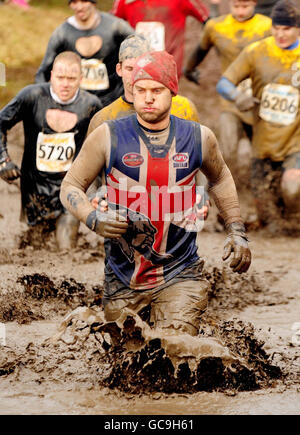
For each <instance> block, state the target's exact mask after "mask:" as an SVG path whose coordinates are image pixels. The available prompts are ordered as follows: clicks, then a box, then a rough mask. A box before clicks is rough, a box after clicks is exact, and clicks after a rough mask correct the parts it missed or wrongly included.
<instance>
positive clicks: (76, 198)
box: [67, 191, 84, 210]
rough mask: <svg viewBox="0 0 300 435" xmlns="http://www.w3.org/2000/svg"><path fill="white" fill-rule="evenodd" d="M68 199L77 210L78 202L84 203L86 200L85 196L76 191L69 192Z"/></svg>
mask: <svg viewBox="0 0 300 435" xmlns="http://www.w3.org/2000/svg"><path fill="white" fill-rule="evenodd" d="M67 200H68V202H69V203H70V205H71V206H72V207H73V208H74V209H75V210H77V207H78V204H82V203H83V202H84V201H83V198H82V197H81V196H80V194H79V193H78V192H76V191H72V192H70V193H68V195H67Z"/></svg>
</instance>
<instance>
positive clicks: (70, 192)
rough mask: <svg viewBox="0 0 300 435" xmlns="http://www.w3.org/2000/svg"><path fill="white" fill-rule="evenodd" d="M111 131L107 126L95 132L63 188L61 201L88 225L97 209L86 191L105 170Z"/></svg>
mask: <svg viewBox="0 0 300 435" xmlns="http://www.w3.org/2000/svg"><path fill="white" fill-rule="evenodd" d="M109 141H110V135H109V130H108V127H107V125H106V124H104V125H101V126H100V127H99V128H97V129H96V130H95V131H93V132H92V133H91V134H90V135H89V136H88V137H87V138H86V140H85V141H84V143H83V146H82V148H81V150H80V152H79V154H78V156H77V158H76V159H75V160H74V162H73V164H72V166H71V168H70V169H69V171H68V172H67V174H66V176H65V178H64V180H63V182H62V186H61V193H60V200H61V202H62V204H63V205H64V207H66V208H67V209H68V210H69V211H70V213H72V214H73V215H74V216H75V217H77V218H78V219H79V220H80V221H81V222H83V223H84V224H86V222H87V218H88V216H89V215H90V213H91V212H93V211H94V210H95V209H94V207H93V206H92V205H91V203H90V200H89V198H88V196H87V195H86V191H87V189H88V187H89V186H90V185H91V183H92V182H93V181H94V180H95V178H96V177H97V175H98V174H99V173H100V172H101V171H102V169H103V168H104V166H105V164H106V161H107V159H108V158H109V156H108V155H107V149H108V148H109V147H108V144H109Z"/></svg>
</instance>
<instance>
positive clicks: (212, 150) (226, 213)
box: [201, 126, 243, 227]
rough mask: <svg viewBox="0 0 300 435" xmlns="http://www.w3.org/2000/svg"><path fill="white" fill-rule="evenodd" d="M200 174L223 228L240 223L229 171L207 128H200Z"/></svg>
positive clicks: (237, 203)
mask: <svg viewBox="0 0 300 435" xmlns="http://www.w3.org/2000/svg"><path fill="white" fill-rule="evenodd" d="M201 134H202V153H203V161H202V168H201V170H202V172H203V173H204V175H205V176H206V177H207V180H208V192H209V194H210V195H211V197H212V198H213V199H214V201H215V203H216V206H217V207H218V209H219V211H220V214H221V216H222V217H223V219H224V222H225V226H226V227H228V225H230V224H231V223H233V222H240V223H242V222H243V221H242V218H241V213H240V206H239V200H238V195H237V191H236V187H235V183H234V181H233V178H232V175H231V172H230V170H229V169H228V167H227V165H226V163H225V162H224V159H223V157H222V154H221V151H220V148H219V145H218V141H217V139H216V137H215V135H214V134H213V132H212V131H211V130H210V129H209V128H207V127H203V126H202V127H201Z"/></svg>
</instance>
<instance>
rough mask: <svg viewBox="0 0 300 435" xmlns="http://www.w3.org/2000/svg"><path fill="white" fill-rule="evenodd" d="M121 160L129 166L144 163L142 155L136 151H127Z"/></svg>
mask: <svg viewBox="0 0 300 435" xmlns="http://www.w3.org/2000/svg"><path fill="white" fill-rule="evenodd" d="M122 162H123V164H124V165H125V166H128V167H129V168H137V167H139V166H141V165H142V164H143V163H144V157H143V156H142V155H141V154H138V153H127V154H124V156H123V157H122Z"/></svg>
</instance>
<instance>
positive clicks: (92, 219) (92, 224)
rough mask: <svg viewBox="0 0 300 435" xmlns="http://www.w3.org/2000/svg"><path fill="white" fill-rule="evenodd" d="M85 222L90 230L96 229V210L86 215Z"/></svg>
mask: <svg viewBox="0 0 300 435" xmlns="http://www.w3.org/2000/svg"><path fill="white" fill-rule="evenodd" d="M85 224H86V226H87V227H88V228H89V229H90V230H92V231H95V230H96V226H97V212H96V210H94V211H92V212H91V213H90V214H89V215H88V217H87V218H86V222H85Z"/></svg>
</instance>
